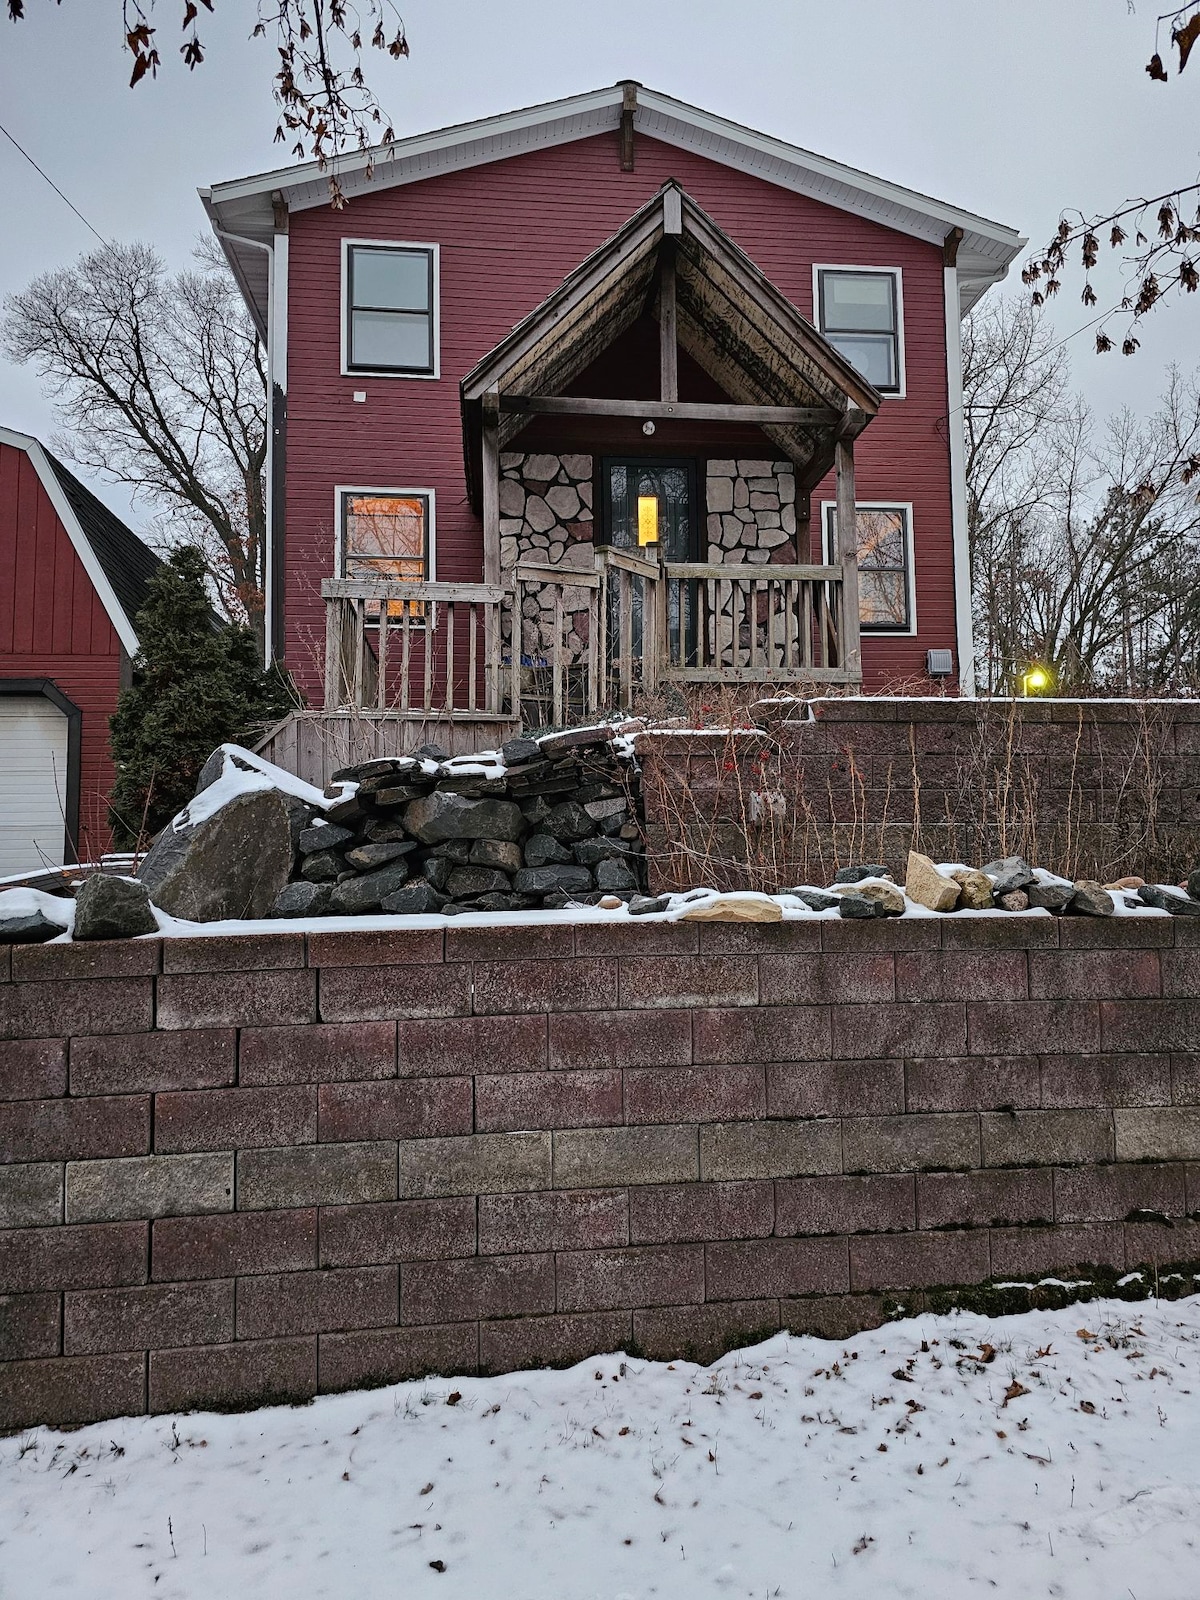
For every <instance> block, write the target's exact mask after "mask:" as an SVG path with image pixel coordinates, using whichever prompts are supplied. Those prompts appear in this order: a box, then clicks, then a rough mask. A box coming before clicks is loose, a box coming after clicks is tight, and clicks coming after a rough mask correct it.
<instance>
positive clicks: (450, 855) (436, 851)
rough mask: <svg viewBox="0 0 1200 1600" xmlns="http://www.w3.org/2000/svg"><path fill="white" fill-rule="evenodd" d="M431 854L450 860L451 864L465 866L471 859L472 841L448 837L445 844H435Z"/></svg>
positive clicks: (443, 859) (440, 859)
mask: <svg viewBox="0 0 1200 1600" xmlns="http://www.w3.org/2000/svg"><path fill="white" fill-rule="evenodd" d="M429 854H430V855H431V856H435V857H436V858H437V859H438V860H439V861H449V862H450V864H451V866H455V867H465V866H466V864H467V862H468V861H470V859H471V841H470V840H469V839H447V840H446V842H445V844H439V845H435V846H434V848H433V849H432V850H431V851H430V852H429Z"/></svg>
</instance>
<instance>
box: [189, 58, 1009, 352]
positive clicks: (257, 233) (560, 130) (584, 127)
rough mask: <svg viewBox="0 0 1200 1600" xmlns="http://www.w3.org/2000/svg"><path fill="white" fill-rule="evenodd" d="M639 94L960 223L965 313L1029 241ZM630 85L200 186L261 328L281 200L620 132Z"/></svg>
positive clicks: (783, 175) (924, 213)
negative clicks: (269, 250) (268, 251)
mask: <svg viewBox="0 0 1200 1600" xmlns="http://www.w3.org/2000/svg"><path fill="white" fill-rule="evenodd" d="M633 87H634V88H635V91H636V101H637V109H636V110H635V112H634V125H635V127H636V129H637V130H638V132H640V133H644V134H646V135H647V136H649V137H650V138H653V139H658V140H661V141H662V142H663V143H665V144H670V145H675V146H676V147H678V148H680V149H686V150H693V151H695V152H696V153H697V154H699V155H703V156H705V157H707V158H708V159H709V160H710V161H716V162H720V163H721V164H722V165H724V166H728V167H733V168H736V169H737V170H738V171H741V172H746V173H749V174H751V175H753V176H754V177H758V178H762V179H764V180H765V181H766V182H768V183H774V184H778V185H779V186H780V187H781V188H784V189H790V190H792V191H794V192H795V193H797V194H804V195H807V196H809V197H810V198H811V199H814V200H820V201H822V202H823V203H824V204H826V205H831V206H835V207H837V208H838V209H840V210H843V211H849V212H852V213H854V214H855V215H857V216H861V217H866V218H869V219H870V220H871V221H874V222H878V223H880V224H881V225H882V226H884V227H887V228H894V229H895V230H896V231H897V232H899V233H904V234H908V235H910V236H911V237H913V238H917V239H923V240H925V241H926V242H927V243H929V244H935V245H941V244H942V243H943V241H944V240H945V238H946V235H947V234H948V233H949V232H950V231H951V229H953V228H961V229H962V233H963V237H962V241H961V243H960V244H959V247H958V271H959V298H960V309H961V310H962V311H963V312H966V311H969V310H970V308H971V306H973V305H974V304H975V302H976V300H978V299H979V297H980V295H982V294H983V293H984V291H985V290H986V289H987V288H988V287H989V286H990V285H991V284H993V283H998V282H999V281H1000V280H1001V279H1002V278H1003V277H1004V276H1005V274H1006V273H1007V271H1008V268H1009V266H1010V265H1011V263H1012V262H1013V260H1014V259H1015V257H1016V256H1017V255H1018V253H1019V252H1020V251H1021V249H1022V248H1023V247H1024V245H1025V243H1026V242H1027V241H1026V240H1025V239H1024V238H1022V237H1021V235H1020V234H1018V233H1016V232H1015V231H1014V230H1013V229H1012V228H1007V227H1005V226H1004V225H1003V224H1001V223H998V222H991V221H989V220H988V219H987V218H986V217H980V216H977V215H976V214H975V213H974V212H971V211H965V210H963V209H962V208H961V207H959V206H952V205H949V204H947V203H946V202H945V201H941V200H934V199H932V198H931V197H930V196H928V195H924V194H920V193H918V192H917V191H916V190H915V189H907V188H905V187H904V186H903V185H901V184H896V183H889V182H888V181H887V180H886V179H883V178H877V177H873V176H872V175H871V174H870V173H866V172H861V171H859V170H858V169H857V168H855V167H848V166H845V165H844V164H843V163H842V162H839V161H832V160H830V159H829V158H828V157H827V156H820V155H815V154H814V153H813V152H812V151H811V150H804V149H801V148H800V147H799V146H798V145H793V144H788V143H787V142H786V141H785V140H783V139H776V138H773V137H771V136H770V135H769V134H764V133H756V132H755V131H754V130H753V129H751V128H745V127H743V126H742V125H741V124H740V123H736V122H731V121H729V120H728V119H727V118H725V117H718V116H715V115H714V114H713V113H712V112H709V111H702V110H701V109H700V108H699V107H697V106H692V105H688V104H687V103H686V102H685V101H683V100H676V99H674V98H672V96H670V95H666V94H661V93H659V92H658V91H657V90H654V89H646V88H644V87H642V86H641V85H640V84H638V85H634V86H633ZM625 90H626V84H625V83H616V84H613V85H612V86H611V87H609V88H605V89H596V90H593V91H591V92H590V93H588V94H579V95H570V96H568V97H567V98H566V99H563V100H551V101H548V102H546V103H545V104H543V105H537V106H529V107H527V108H526V109H524V110H521V111H510V112H506V113H505V114H504V115H502V116H498V117H484V118H481V119H480V120H479V121H476V122H463V123H458V124H456V125H455V126H453V127H449V128H440V129H438V130H436V131H435V132H433V133H425V134H419V135H417V136H415V137H413V138H408V139H397V140H396V141H395V143H393V144H391V145H387V146H375V147H374V148H373V149H371V150H367V151H356V152H354V153H353V154H350V155H345V156H339V157H338V158H337V160H336V161H335V162H333V163H331V166H330V167H327V168H322V167H321V166H320V165H319V164H318V163H317V162H315V161H308V162H304V163H302V164H300V165H298V166H294V167H283V168H279V169H277V170H275V171H273V172H265V173H260V174H259V175H258V176H256V177H250V178H240V179H236V180H234V181H233V182H230V183H221V184H216V185H214V186H213V188H211V189H201V190H200V198H201V200H202V202H203V204H204V207H205V209H206V210H207V212H208V215H209V220H210V221H211V222H212V225H213V227H214V229H216V230H217V231H218V233H219V234H224V235H226V236H227V237H224V238H222V244H223V246H224V248H225V253H226V255H227V256H228V257H229V262H230V265H231V267H232V268H233V271H234V274H235V276H236V277H237V280H238V282H239V284H240V285H241V288H242V293H243V294H244V295H245V296H246V300H247V304H248V305H249V306H250V308H251V311H252V313H253V315H254V317H255V320H256V322H258V324H259V327H260V329H265V327H266V319H267V285H268V277H269V265H268V261H267V257H266V255H265V252H264V251H263V249H262V246H263V245H269V244H270V243H271V241H272V238H273V232H274V199H275V197H276V196H278V198H279V199H280V200H282V201H283V202H284V203H285V204H286V205H287V207H288V209H289V210H291V211H303V210H307V209H309V208H311V207H313V206H320V205H328V203H329V175H330V170H331V169H332V170H333V171H335V172H336V174H337V179H338V182H339V184H340V185H341V188H342V192H343V193H344V194H345V195H346V196H347V198H353V197H354V196H355V195H359V194H362V193H364V192H369V191H371V190H376V191H377V190H381V189H389V188H393V187H395V186H397V185H400V184H406V183H418V182H420V181H421V180H422V179H425V178H433V177H437V176H439V175H440V174H442V173H446V172H454V171H459V170H461V169H463V168H465V167H473V166H479V165H482V164H483V163H485V162H489V161H502V160H505V159H506V158H507V157H509V156H515V155H521V154H524V153H525V152H527V151H530V150H537V149H545V148H547V147H549V146H552V145H558V144H566V143H570V142H572V141H573V140H576V139H587V138H591V137H593V136H594V135H595V134H598V133H605V132H615V131H616V129H617V128H619V127H620V125H621V109H622V104H623V101H624V95H625ZM228 236H233V237H228ZM247 241H253V242H247Z"/></svg>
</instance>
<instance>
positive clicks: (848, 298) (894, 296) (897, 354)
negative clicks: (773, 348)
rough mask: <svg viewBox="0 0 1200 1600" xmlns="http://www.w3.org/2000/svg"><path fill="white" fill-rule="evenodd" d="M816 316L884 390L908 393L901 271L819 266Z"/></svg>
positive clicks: (836, 343)
mask: <svg viewBox="0 0 1200 1600" xmlns="http://www.w3.org/2000/svg"><path fill="white" fill-rule="evenodd" d="M816 287H817V296H816V298H817V315H818V319H819V322H820V328H821V332H822V333H823V334H824V335H825V337H826V338H827V339H828V340H829V342H830V344H831V345H832V346H833V347H834V349H835V350H839V351H841V353H842V355H844V356H845V357H846V360H847V361H849V362H851V363H852V364H853V365H854V366H855V367H857V368H858V370H859V372H861V373H862V375H863V377H864V378H866V380H867V382H868V383H871V384H874V386H875V388H876V389H878V390H879V392H880V394H890V395H902V394H903V393H904V339H903V333H902V329H901V305H900V274H899V272H898V271H890V270H889V271H885V272H868V271H865V270H863V271H859V270H857V269H851V268H848V267H818V268H817V286H816Z"/></svg>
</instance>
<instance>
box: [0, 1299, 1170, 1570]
mask: <svg viewBox="0 0 1200 1600" xmlns="http://www.w3.org/2000/svg"><path fill="white" fill-rule="evenodd" d="M1198 1465H1200V1297H1195V1298H1191V1299H1188V1300H1182V1301H1176V1302H1174V1303H1165V1302H1153V1301H1147V1302H1143V1303H1140V1304H1136V1305H1131V1304H1128V1303H1125V1302H1121V1301H1096V1302H1093V1303H1092V1304H1090V1305H1077V1306H1073V1307H1069V1308H1068V1309H1066V1310H1064V1311H1052V1312H1034V1313H1029V1314H1026V1315H1022V1316H1017V1317H1007V1318H999V1319H988V1318H984V1317H980V1316H977V1315H968V1314H962V1315H955V1316H949V1317H921V1318H917V1319H914V1320H911V1321H904V1322H899V1323H894V1324H892V1325H890V1326H888V1327H886V1328H883V1329H879V1330H877V1331H875V1332H872V1333H865V1334H862V1335H860V1336H859V1337H857V1338H855V1339H852V1340H849V1341H847V1342H845V1343H840V1342H839V1343H829V1342H826V1341H823V1340H816V1339H800V1338H790V1337H788V1336H786V1335H780V1336H778V1337H776V1338H774V1339H771V1340H770V1341H768V1342H767V1343H765V1344H761V1345H758V1346H756V1347H755V1348H753V1349H750V1350H743V1351H740V1352H737V1353H735V1354H732V1355H729V1356H726V1357H724V1358H723V1359H722V1360H721V1361H719V1362H717V1363H716V1364H715V1365H713V1366H711V1367H696V1366H693V1365H691V1364H688V1363H685V1362H675V1363H673V1364H671V1365H663V1364H661V1363H653V1362H647V1361H640V1360H634V1359H632V1358H628V1357H622V1356H619V1355H613V1356H608V1357H604V1358H597V1359H595V1360H591V1361H587V1362H584V1363H583V1364H582V1365H580V1366H578V1367H575V1368H573V1369H572V1370H571V1371H569V1372H538V1373H520V1374H516V1375H513V1376H509V1377H502V1378H491V1379H465V1378H463V1379H454V1380H452V1381H447V1380H441V1379H429V1380H427V1381H424V1382H420V1383H411V1384H402V1385H400V1386H398V1387H396V1388H391V1389H383V1390H375V1391H373V1392H370V1393H367V1394H355V1395H342V1396H336V1397H328V1398H324V1399H320V1400H318V1401H317V1402H316V1403H315V1404H313V1405H311V1406H307V1407H300V1408H296V1409H290V1408H286V1407H284V1408H278V1409H271V1410H264V1411H257V1412H253V1413H250V1414H246V1415H241V1416H213V1415H193V1416H187V1417H174V1418H172V1417H159V1418H154V1419H147V1418H138V1419H134V1420H128V1421H119V1422H107V1423H102V1424H100V1425H98V1426H96V1427H90V1428H85V1429H82V1430H79V1431H77V1432H73V1433H67V1434H60V1433H53V1432H49V1431H38V1432H33V1433H28V1434H25V1435H22V1436H20V1437H14V1438H10V1439H7V1440H3V1441H0V1595H2V1596H3V1597H4V1600H42V1597H47V1596H55V1595H65V1594H70V1595H72V1596H80V1597H85V1600H109V1597H112V1600H116V1597H120V1600H141V1597H142V1596H151V1595H153V1596H161V1597H163V1600H168V1597H170V1600H179V1597H187V1600H225V1597H236V1596H253V1597H255V1600H275V1597H279V1600H285V1597H286V1600H316V1597H317V1596H322V1597H324V1596H330V1597H338V1600H342V1597H346V1596H351V1597H354V1600H382V1597H384V1596H386V1597H389V1600H392V1597H402V1600H407V1597H409V1596H424V1595H431V1596H438V1597H440V1600H501V1597H503V1600H649V1597H651V1596H658V1597H667V1600H676V1597H678V1600H705V1597H708V1596H713V1597H719V1600H733V1597H741V1596H745V1597H747V1600H772V1597H776V1596H778V1597H780V1600H810V1597H814V1600H815V1597H820V1600H843V1597H844V1600H864V1597H874V1596H901V1595H903V1596H909V1595H911V1596H919V1597H922V1600H943V1597H944V1600H957V1597H959V1596H964V1595H976V1594H978V1595H984V1594H986V1595H996V1596H1002V1597H1005V1596H1013V1597H1017V1596H1019V1597H1021V1600H1025V1597H1033V1596H1042V1595H1050V1596H1061V1597H1064V1600H1129V1597H1132V1600H1195V1597H1196V1596H1197V1595H1200V1472H1198V1471H1197V1467H1198Z"/></svg>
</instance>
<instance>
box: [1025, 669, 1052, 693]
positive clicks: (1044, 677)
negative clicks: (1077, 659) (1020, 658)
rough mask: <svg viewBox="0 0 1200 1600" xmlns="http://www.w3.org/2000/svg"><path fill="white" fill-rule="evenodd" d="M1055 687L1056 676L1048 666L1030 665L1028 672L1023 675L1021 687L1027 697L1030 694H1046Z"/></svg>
mask: <svg viewBox="0 0 1200 1600" xmlns="http://www.w3.org/2000/svg"><path fill="white" fill-rule="evenodd" d="M1053 687H1054V677H1053V675H1052V673H1051V672H1050V669H1049V668H1048V667H1040V666H1036V665H1035V666H1032V667H1030V668H1029V670H1028V672H1025V673H1022V675H1021V688H1022V689H1023V690H1024V693H1025V698H1026V699H1028V698H1029V696H1030V695H1035V694H1046V693H1047V691H1048V690H1050V689H1052V688H1053Z"/></svg>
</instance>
